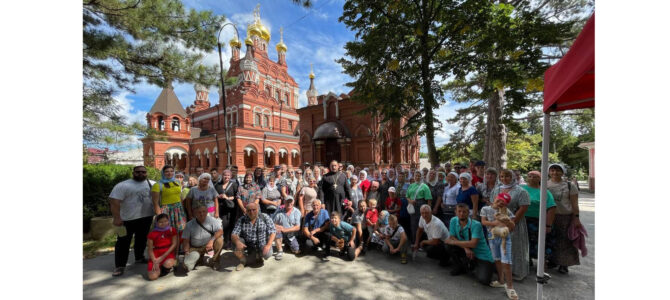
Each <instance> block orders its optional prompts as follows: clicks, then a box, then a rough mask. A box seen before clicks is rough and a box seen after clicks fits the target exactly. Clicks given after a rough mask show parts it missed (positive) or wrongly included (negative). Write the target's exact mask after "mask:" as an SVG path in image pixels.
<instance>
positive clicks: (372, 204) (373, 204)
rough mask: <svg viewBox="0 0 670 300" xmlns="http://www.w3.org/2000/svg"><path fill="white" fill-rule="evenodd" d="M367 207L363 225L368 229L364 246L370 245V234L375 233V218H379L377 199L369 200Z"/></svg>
mask: <svg viewBox="0 0 670 300" xmlns="http://www.w3.org/2000/svg"><path fill="white" fill-rule="evenodd" d="M368 207H369V208H368V211H366V212H365V224H366V225H367V229H368V240H367V241H365V244H366V245H368V244H370V239H371V238H372V233H374V232H375V224H377V218H378V217H379V212H378V211H377V199H369V200H368Z"/></svg>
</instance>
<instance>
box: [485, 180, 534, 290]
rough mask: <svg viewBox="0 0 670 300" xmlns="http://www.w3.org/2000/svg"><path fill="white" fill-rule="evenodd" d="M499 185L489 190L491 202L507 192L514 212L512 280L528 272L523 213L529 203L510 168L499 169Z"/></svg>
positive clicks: (509, 206)
mask: <svg viewBox="0 0 670 300" xmlns="http://www.w3.org/2000/svg"><path fill="white" fill-rule="evenodd" d="M500 183H501V184H500V185H499V186H497V187H496V188H494V189H493V191H492V192H491V202H494V201H495V199H496V196H498V194H500V193H508V194H509V195H510V197H511V198H512V199H511V201H510V203H509V204H508V205H507V209H509V210H510V211H511V212H512V213H513V214H514V225H515V226H514V231H512V232H510V233H511V235H512V258H513V261H512V274H513V275H514V280H519V281H520V280H523V279H524V278H525V277H526V276H527V275H528V272H529V266H528V262H529V261H530V257H529V255H528V227H527V226H526V218H525V217H524V214H525V213H526V210H528V206H529V205H530V197H529V195H528V192H526V190H524V189H523V188H521V187H520V186H519V185H518V184H517V182H516V180H515V179H514V173H513V172H512V171H511V170H507V169H505V170H502V171H500Z"/></svg>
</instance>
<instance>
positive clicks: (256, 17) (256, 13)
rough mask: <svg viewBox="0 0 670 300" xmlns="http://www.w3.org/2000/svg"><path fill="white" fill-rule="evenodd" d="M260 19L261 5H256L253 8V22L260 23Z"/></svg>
mask: <svg viewBox="0 0 670 300" xmlns="http://www.w3.org/2000/svg"><path fill="white" fill-rule="evenodd" d="M260 19H261V4H260V3H258V4H257V5H256V8H254V20H256V21H260Z"/></svg>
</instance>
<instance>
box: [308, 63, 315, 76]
mask: <svg viewBox="0 0 670 300" xmlns="http://www.w3.org/2000/svg"><path fill="white" fill-rule="evenodd" d="M309 79H314V64H312V63H310V64H309Z"/></svg>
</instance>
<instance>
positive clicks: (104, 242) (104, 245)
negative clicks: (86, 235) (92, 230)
mask: <svg viewBox="0 0 670 300" xmlns="http://www.w3.org/2000/svg"><path fill="white" fill-rule="evenodd" d="M115 244H116V234H108V235H106V236H104V237H103V238H102V239H101V240H99V241H93V240H91V241H85V242H84V243H83V247H84V258H93V257H95V256H97V255H98V254H99V253H101V252H112V251H114V245H115ZM131 247H132V246H131Z"/></svg>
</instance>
